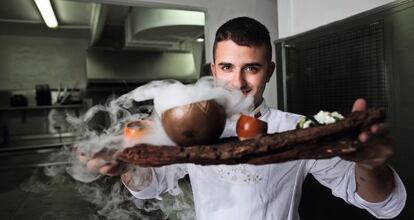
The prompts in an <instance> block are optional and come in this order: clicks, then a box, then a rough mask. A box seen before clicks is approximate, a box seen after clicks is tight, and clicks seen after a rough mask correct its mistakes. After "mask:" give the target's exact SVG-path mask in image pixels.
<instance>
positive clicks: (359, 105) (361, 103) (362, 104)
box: [352, 98, 367, 112]
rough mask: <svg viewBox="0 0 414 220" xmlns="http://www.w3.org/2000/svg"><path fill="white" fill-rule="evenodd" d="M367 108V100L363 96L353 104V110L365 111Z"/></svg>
mask: <svg viewBox="0 0 414 220" xmlns="http://www.w3.org/2000/svg"><path fill="white" fill-rule="evenodd" d="M366 109H367V102H366V101H365V99H363V98H359V99H357V100H355V102H354V105H353V106H352V111H353V112H356V111H365V110H366Z"/></svg>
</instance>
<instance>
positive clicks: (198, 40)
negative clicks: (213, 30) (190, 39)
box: [196, 37, 204, 43]
mask: <svg viewBox="0 0 414 220" xmlns="http://www.w3.org/2000/svg"><path fill="white" fill-rule="evenodd" d="M196 41H197V42H200V43H201V42H204V38H202V37H199V38H197V39H196Z"/></svg>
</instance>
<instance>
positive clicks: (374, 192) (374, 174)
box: [342, 99, 394, 202]
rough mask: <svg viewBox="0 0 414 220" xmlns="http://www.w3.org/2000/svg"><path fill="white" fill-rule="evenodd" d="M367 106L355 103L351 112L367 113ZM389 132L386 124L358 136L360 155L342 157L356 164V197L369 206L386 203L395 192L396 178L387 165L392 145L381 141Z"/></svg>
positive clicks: (352, 154) (376, 126)
mask: <svg viewBox="0 0 414 220" xmlns="http://www.w3.org/2000/svg"><path fill="white" fill-rule="evenodd" d="M366 108H367V103H366V101H365V100H364V99H357V100H356V101H355V102H354V105H353V107H352V111H364V110H366ZM386 132H387V126H386V124H384V123H380V124H374V125H372V126H371V127H370V129H369V130H367V131H362V132H361V133H360V134H359V135H358V140H359V141H360V142H361V143H362V146H361V147H359V148H358V149H357V151H355V152H353V153H350V154H348V155H344V156H342V158H343V159H345V160H350V161H355V162H356V166H355V180H356V188H357V190H356V191H357V193H358V195H359V196H361V197H362V198H363V199H365V200H366V201H369V202H381V201H384V200H385V199H386V198H387V197H388V195H389V194H390V193H391V192H392V190H393V188H394V176H393V173H392V171H391V169H390V168H389V167H388V166H387V165H386V164H385V162H386V160H387V159H388V158H389V157H390V156H391V155H392V153H393V151H392V148H391V146H390V145H388V144H384V143H382V142H381V141H378V140H377V138H380V135H384V134H385V133H386Z"/></svg>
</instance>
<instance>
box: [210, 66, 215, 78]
mask: <svg viewBox="0 0 414 220" xmlns="http://www.w3.org/2000/svg"><path fill="white" fill-rule="evenodd" d="M210 71H211V74H212V75H213V76H214V78H215V77H216V64H214V62H211V63H210Z"/></svg>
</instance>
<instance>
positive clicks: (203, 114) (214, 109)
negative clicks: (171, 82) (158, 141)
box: [161, 100, 226, 146]
mask: <svg viewBox="0 0 414 220" xmlns="http://www.w3.org/2000/svg"><path fill="white" fill-rule="evenodd" d="M161 120H162V125H163V127H164V130H165V132H166V133H167V135H168V137H170V138H171V140H172V141H174V142H175V143H176V144H178V145H181V146H190V145H201V144H210V143H213V142H215V141H216V140H218V138H219V137H220V135H221V133H222V132H223V130H224V125H225V123H226V113H225V110H224V108H223V107H222V106H221V105H219V104H218V103H217V102H216V101H214V100H205V101H200V102H195V103H191V104H188V105H182V106H178V107H174V108H171V109H168V110H166V111H165V112H164V113H163V114H162V119H161Z"/></svg>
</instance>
